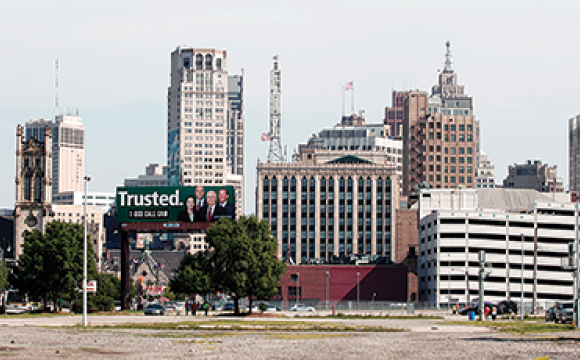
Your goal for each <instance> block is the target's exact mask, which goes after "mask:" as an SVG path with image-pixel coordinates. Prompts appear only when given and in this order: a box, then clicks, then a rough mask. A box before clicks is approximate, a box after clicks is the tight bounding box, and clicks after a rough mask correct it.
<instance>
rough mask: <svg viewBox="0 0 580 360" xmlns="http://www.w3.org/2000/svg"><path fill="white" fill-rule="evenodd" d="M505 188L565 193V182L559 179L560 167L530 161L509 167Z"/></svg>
mask: <svg viewBox="0 0 580 360" xmlns="http://www.w3.org/2000/svg"><path fill="white" fill-rule="evenodd" d="M503 187H504V188H520V189H534V190H537V191H540V192H554V193H561V192H564V181H563V180H562V179H561V178H559V177H558V166H556V165H554V166H549V165H548V164H542V162H541V161H539V160H534V162H532V161H531V160H528V161H527V162H526V163H525V164H514V165H513V166H512V165H510V166H509V167H508V175H507V177H506V178H505V179H504V181H503Z"/></svg>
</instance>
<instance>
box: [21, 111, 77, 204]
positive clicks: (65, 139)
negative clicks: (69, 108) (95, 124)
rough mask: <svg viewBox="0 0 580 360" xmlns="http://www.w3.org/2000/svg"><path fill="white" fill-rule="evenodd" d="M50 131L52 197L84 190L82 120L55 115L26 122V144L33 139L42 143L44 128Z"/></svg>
mask: <svg viewBox="0 0 580 360" xmlns="http://www.w3.org/2000/svg"><path fill="white" fill-rule="evenodd" d="M47 127H48V128H50V129H51V131H52V149H51V150H52V174H51V175H52V194H53V196H54V195H56V194H58V193H62V192H69V191H73V192H74V191H79V192H80V191H82V190H83V176H84V174H85V165H84V163H85V126H84V124H83V118H82V117H80V116H78V111H77V112H76V113H75V115H57V116H56V117H55V119H54V120H52V119H39V120H30V121H28V122H26V141H29V140H30V138H31V137H35V138H36V139H37V140H38V141H41V142H44V138H45V132H46V129H47Z"/></svg>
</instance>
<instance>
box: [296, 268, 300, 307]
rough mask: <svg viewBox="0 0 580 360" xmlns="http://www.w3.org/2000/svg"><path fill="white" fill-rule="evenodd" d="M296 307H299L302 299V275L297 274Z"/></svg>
mask: <svg viewBox="0 0 580 360" xmlns="http://www.w3.org/2000/svg"><path fill="white" fill-rule="evenodd" d="M296 281H297V285H296V306H298V303H299V298H300V273H296Z"/></svg>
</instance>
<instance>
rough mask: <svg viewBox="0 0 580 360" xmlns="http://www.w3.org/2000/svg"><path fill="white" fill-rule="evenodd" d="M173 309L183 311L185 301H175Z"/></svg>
mask: <svg viewBox="0 0 580 360" xmlns="http://www.w3.org/2000/svg"><path fill="white" fill-rule="evenodd" d="M175 311H181V312H184V311H185V301H178V302H176V303H175Z"/></svg>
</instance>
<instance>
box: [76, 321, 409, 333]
mask: <svg viewBox="0 0 580 360" xmlns="http://www.w3.org/2000/svg"><path fill="white" fill-rule="evenodd" d="M79 326H80V325H75V326H73V328H76V327H79ZM91 328H92V329H140V330H175V331H184V330H186V331H192V330H196V331H212V332H221V331H226V332H227V331H230V332H231V331H249V332H261V331H283V332H312V331H314V332H403V331H407V330H406V329H399V328H387V327H383V326H346V325H337V324H324V323H307V322H287V321H285V322H274V321H260V322H249V321H203V322H179V323H122V324H110V325H94V326H91Z"/></svg>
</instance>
